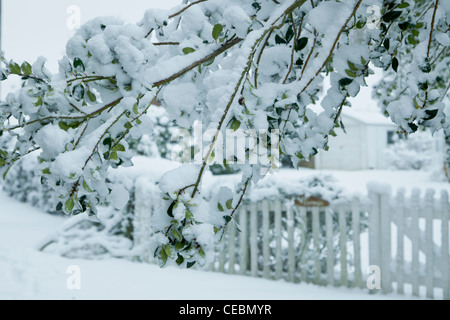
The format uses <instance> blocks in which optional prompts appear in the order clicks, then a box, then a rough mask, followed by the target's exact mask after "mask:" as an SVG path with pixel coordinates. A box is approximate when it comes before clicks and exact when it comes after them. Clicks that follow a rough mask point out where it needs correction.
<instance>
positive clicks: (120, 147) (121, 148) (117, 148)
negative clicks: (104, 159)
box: [116, 143, 125, 152]
mask: <svg viewBox="0 0 450 320" xmlns="http://www.w3.org/2000/svg"><path fill="white" fill-rule="evenodd" d="M116 150H117V151H118V152H125V147H124V145H122V144H120V143H119V144H118V145H117V147H116Z"/></svg>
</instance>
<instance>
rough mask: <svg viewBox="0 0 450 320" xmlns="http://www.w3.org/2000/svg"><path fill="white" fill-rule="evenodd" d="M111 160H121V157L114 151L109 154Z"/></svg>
mask: <svg viewBox="0 0 450 320" xmlns="http://www.w3.org/2000/svg"><path fill="white" fill-rule="evenodd" d="M109 159H111V160H119V157H118V156H117V152H116V151H113V152H111V153H110V154H109Z"/></svg>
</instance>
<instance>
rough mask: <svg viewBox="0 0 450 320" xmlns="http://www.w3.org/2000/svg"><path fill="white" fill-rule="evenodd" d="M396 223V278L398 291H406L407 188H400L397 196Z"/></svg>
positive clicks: (400, 292) (401, 292) (399, 292)
mask: <svg viewBox="0 0 450 320" xmlns="http://www.w3.org/2000/svg"><path fill="white" fill-rule="evenodd" d="M395 216H396V225H397V257H396V265H397V270H396V272H397V273H396V280H397V293H398V294H403V293H404V281H405V262H404V261H405V260H404V251H405V249H404V237H405V236H404V234H405V189H399V190H398V192H397V197H396V212H395Z"/></svg>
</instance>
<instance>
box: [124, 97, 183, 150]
mask: <svg viewBox="0 0 450 320" xmlns="http://www.w3.org/2000/svg"><path fill="white" fill-rule="evenodd" d="M148 118H149V119H150V121H151V123H152V133H151V134H143V135H142V136H140V137H138V138H134V137H133V136H128V137H127V142H128V144H129V146H130V150H133V151H134V153H135V154H136V155H141V156H146V157H161V158H163V159H171V156H172V151H173V149H174V145H176V144H177V141H176V133H177V128H178V127H177V126H176V124H175V123H174V122H173V121H170V118H169V116H168V114H167V111H166V110H165V109H164V108H163V107H161V106H160V105H156V104H154V105H152V106H151V108H150V109H149V111H148Z"/></svg>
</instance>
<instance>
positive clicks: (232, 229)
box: [228, 222, 236, 274]
mask: <svg viewBox="0 0 450 320" xmlns="http://www.w3.org/2000/svg"><path fill="white" fill-rule="evenodd" d="M228 229H229V230H228V273H229V274H234V273H235V263H236V252H235V251H236V250H235V248H236V245H235V243H236V226H235V225H234V223H233V222H231V223H230V224H229V225H228Z"/></svg>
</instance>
